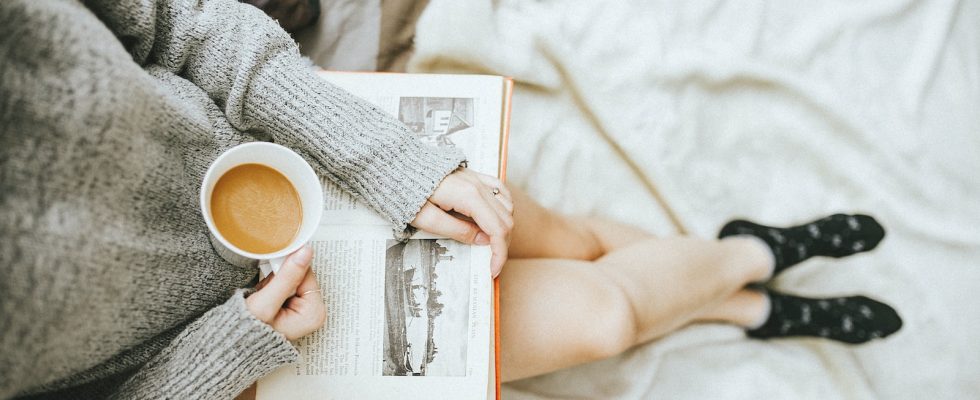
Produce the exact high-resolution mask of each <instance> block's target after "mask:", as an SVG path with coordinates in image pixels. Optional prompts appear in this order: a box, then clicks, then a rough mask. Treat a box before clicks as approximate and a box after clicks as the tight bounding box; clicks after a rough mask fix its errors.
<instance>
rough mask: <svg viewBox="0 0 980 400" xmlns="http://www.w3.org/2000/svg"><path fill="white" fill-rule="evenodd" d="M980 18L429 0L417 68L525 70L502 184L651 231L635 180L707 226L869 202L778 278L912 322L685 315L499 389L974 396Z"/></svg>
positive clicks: (726, 5)
mask: <svg viewBox="0 0 980 400" xmlns="http://www.w3.org/2000/svg"><path fill="white" fill-rule="evenodd" d="M484 3H495V4H496V5H495V6H493V5H490V4H484ZM978 21H980V2H977V1H960V2H956V1H940V0H937V1H931V2H915V1H890V0H889V1H864V2H852V1H821V2H798V1H732V0H730V1H724V0H722V1H710V2H709V1H690V2H689V1H672V0H658V1H645V0H629V1H626V0H623V1H564V2H558V1H541V2H531V1H510V0H500V1H496V2H473V1H458V0H433V1H432V3H431V4H430V5H429V7H428V9H427V11H426V13H425V14H424V15H423V16H422V19H421V20H420V21H419V24H418V34H417V37H416V45H417V53H416V56H415V58H414V59H413V62H412V64H411V67H410V69H413V70H415V71H429V72H479V73H493V74H501V75H509V76H513V77H515V78H516V79H517V81H518V83H519V85H518V88H517V93H516V95H515V100H514V105H513V127H512V133H511V147H510V149H511V154H510V161H509V163H510V164H509V171H508V174H509V178H510V180H511V183H512V184H515V185H517V186H519V187H522V188H524V189H526V190H527V191H528V192H530V193H531V194H532V195H533V196H534V197H535V198H537V199H538V200H540V201H541V202H542V203H544V204H545V205H547V206H550V207H552V208H555V209H558V210H561V211H565V212H573V213H586V214H593V215H604V216H609V217H612V218H616V219H620V220H623V221H629V222H632V223H635V224H638V225H640V226H642V227H645V228H647V229H650V230H651V231H654V232H657V233H661V234H671V233H673V232H674V229H673V228H672V225H671V224H670V222H669V221H668V220H667V218H666V214H665V212H664V210H663V209H662V208H661V207H659V206H658V204H657V202H656V201H655V199H654V197H653V196H651V194H650V193H649V191H648V190H647V189H646V188H645V186H644V185H643V182H644V181H647V182H650V183H652V184H654V185H655V186H656V188H658V189H659V190H660V192H662V195H663V197H664V198H665V199H666V202H667V204H668V205H669V207H670V208H672V209H673V210H674V211H675V212H676V214H677V216H678V218H679V220H680V222H681V223H682V225H683V226H684V227H685V228H686V229H687V230H688V231H689V232H690V233H691V234H693V235H699V236H703V237H712V236H714V234H715V232H716V230H717V228H718V227H719V226H720V225H721V224H722V223H723V222H724V221H726V220H728V219H730V218H733V217H748V218H752V219H754V220H757V221H761V222H764V223H772V224H787V223H794V222H802V221H805V220H808V219H810V218H813V217H816V216H821V215H824V214H827V213H831V212H838V211H845V212H866V213H871V214H873V215H875V216H877V217H878V218H879V219H880V220H881V221H882V222H883V224H884V225H885V226H886V228H887V229H888V236H887V238H886V239H885V241H884V242H883V243H882V245H881V246H880V247H879V248H878V249H877V250H876V251H874V252H872V253H870V254H867V255H860V256H855V257H850V258H847V259H842V260H828V259H820V260H813V261H810V262H808V263H806V264H805V265H801V266H799V267H796V268H794V269H793V270H791V271H789V272H787V273H785V274H784V275H783V276H781V277H780V278H779V279H778V280H777V281H776V282H775V286H776V287H779V288H782V290H784V291H789V292H794V293H802V294H806V295H814V296H833V295H841V294H851V293H863V294H867V295H869V296H872V297H875V298H879V299H882V300H884V301H887V302H889V303H891V304H893V305H895V306H896V307H897V308H898V310H899V311H900V313H901V314H902V316H903V317H904V320H905V327H904V328H903V329H902V331H901V332H900V333H898V334H896V335H895V336H893V337H890V338H888V339H887V340H884V341H879V342H875V343H873V344H869V345H864V346H857V347H848V346H843V345H838V344H834V343H828V342H824V341H817V340H781V341H772V342H760V341H753V340H747V339H745V338H744V336H743V335H742V334H741V332H740V331H739V330H738V329H735V328H731V327H726V326H720V325H710V326H695V327H691V328H688V329H685V330H683V331H681V332H678V333H676V334H673V335H671V336H668V337H667V338H664V339H662V340H659V341H657V342H654V343H651V344H648V345H644V346H641V347H639V348H637V349H635V350H633V351H630V352H628V353H626V354H624V355H623V356H621V357H617V358H615V359H612V360H606V361H603V362H598V363H593V364H590V365H585V366H581V367H577V368H572V369H569V370H565V371H560V372H557V373H553V374H550V375H546V376H542V377H538V378H534V379H529V380H524V381H520V382H515V383H512V384H509V385H506V388H505V392H504V396H505V398H508V399H549V398H603V399H620V398H622V399H632V398H663V399H729V398H731V399H750V398H751V399H758V398H764V399H768V398H803V399H865V398H880V399H925V398H930V399H931V398H943V399H965V398H976V397H977V396H980V298H978V295H977V293H978V292H980V24H978ZM616 149H619V150H616ZM630 165H632V166H633V167H635V170H636V171H639V174H636V173H634V172H633V171H634V169H631V168H630V167H629V166H630ZM583 318H588V316H583ZM503 367H504V368H506V366H503Z"/></svg>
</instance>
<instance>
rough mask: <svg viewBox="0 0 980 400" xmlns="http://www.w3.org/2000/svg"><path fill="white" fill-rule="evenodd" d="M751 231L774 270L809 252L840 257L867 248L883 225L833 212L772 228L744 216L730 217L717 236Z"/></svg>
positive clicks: (882, 233) (875, 243) (875, 241)
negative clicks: (769, 252) (764, 248)
mask: <svg viewBox="0 0 980 400" xmlns="http://www.w3.org/2000/svg"><path fill="white" fill-rule="evenodd" d="M737 235H751V236H755V237H758V238H759V239H762V241H763V242H765V243H766V244H767V245H769V248H770V249H771V250H772V254H773V256H774V258H775V260H776V268H775V271H774V273H779V272H781V271H782V270H784V269H786V268H788V267H790V266H793V265H796V264H798V263H800V262H801V261H803V260H806V259H808V258H810V257H813V256H826V257H844V256H849V255H851V254H854V253H860V252H863V251H868V250H871V249H873V248H875V246H878V243H879V242H881V239H883V238H884V237H885V229H884V228H882V226H881V225H880V224H878V221H875V219H874V218H872V217H869V216H867V215H861V214H857V215H845V214H834V215H831V216H829V217H824V218H821V219H818V220H816V221H813V222H810V223H808V224H803V225H799V226H794V227H789V228H774V227H770V226H765V225H759V224H756V223H754V222H750V221H745V220H735V221H731V222H729V223H727V224H725V226H724V227H723V228H721V232H719V233H718V238H719V239H722V238H726V237H729V236H737Z"/></svg>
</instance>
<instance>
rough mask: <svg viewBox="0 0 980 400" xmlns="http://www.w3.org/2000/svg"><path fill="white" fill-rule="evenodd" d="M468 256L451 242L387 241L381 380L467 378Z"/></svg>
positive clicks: (459, 245)
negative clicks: (393, 378) (437, 377)
mask: <svg viewBox="0 0 980 400" xmlns="http://www.w3.org/2000/svg"><path fill="white" fill-rule="evenodd" d="M469 252H470V248H469V247H467V246H464V245H461V244H459V243H458V242H455V241H452V240H443V239H412V240H409V241H407V242H404V243H403V242H398V241H396V240H389V241H388V250H387V253H386V254H385V330H384V355H383V357H384V367H383V375H385V376H463V375H466V348H467V338H468V337H469V335H468V333H469V332H468V329H467V328H468V324H469V316H470V315H469V309H470V307H469V306H470V301H469V298H470V271H469V269H470V260H469V258H470V254H469Z"/></svg>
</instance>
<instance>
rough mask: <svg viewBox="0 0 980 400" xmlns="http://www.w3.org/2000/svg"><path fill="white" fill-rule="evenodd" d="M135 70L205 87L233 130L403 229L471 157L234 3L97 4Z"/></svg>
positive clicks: (94, 0)
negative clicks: (283, 154)
mask: <svg viewBox="0 0 980 400" xmlns="http://www.w3.org/2000/svg"><path fill="white" fill-rule="evenodd" d="M87 3H88V6H89V7H90V8H91V9H92V10H93V11H94V12H95V13H96V14H97V15H98V16H99V18H100V19H101V20H102V21H103V22H104V23H105V24H106V25H107V26H108V27H109V28H110V29H111V30H112V31H113V32H114V33H115V34H116V36H117V37H118V38H119V39H120V42H122V44H123V45H124V46H126V48H127V50H128V51H129V52H130V54H132V55H133V58H134V59H135V60H136V62H137V63H140V64H141V65H148V64H157V65H161V66H163V67H165V68H167V69H169V70H171V71H173V72H174V73H175V74H178V75H180V76H182V77H184V78H186V79H188V80H190V81H191V82H192V83H194V84H195V85H197V86H198V87H200V88H202V89H203V90H204V91H205V92H207V93H208V95H209V96H210V97H211V99H212V100H214V102H215V103H216V104H217V105H218V107H220V108H221V109H222V110H223V111H224V113H225V115H226V116H227V118H228V121H229V122H230V123H231V125H232V126H234V127H235V128H236V129H239V130H241V131H248V132H253V133H257V134H258V136H260V137H269V138H271V139H272V140H273V141H275V142H277V143H280V144H282V145H284V146H287V147H290V148H292V149H293V150H295V151H296V152H297V153H299V154H301V155H302V156H304V157H305V158H306V159H307V160H308V161H310V163H311V164H312V165H313V166H314V168H315V169H316V170H317V172H318V173H319V174H321V175H322V176H326V177H327V178H329V179H330V180H331V181H333V182H335V183H337V184H338V185H340V186H341V187H343V188H344V189H346V190H347V191H349V192H351V193H353V194H354V195H355V196H357V197H358V198H360V199H361V200H362V201H364V202H366V203H367V204H369V205H370V206H371V207H373V208H374V209H375V210H377V211H378V212H380V213H381V214H382V215H384V216H385V217H387V218H388V219H389V220H390V221H391V222H392V223H393V224H394V225H395V227H396V230H402V229H404V228H405V227H406V225H407V224H408V223H409V222H411V221H412V219H414V218H415V215H416V214H417V213H418V211H419V209H421V207H422V205H423V204H425V201H426V200H427V199H428V197H429V196H430V195H431V194H432V192H433V191H434V190H435V187H436V186H437V185H438V184H439V182H441V181H442V179H443V178H444V177H445V176H446V175H448V174H449V173H450V172H452V171H453V170H454V169H456V168H457V167H458V166H459V165H460V163H461V162H462V161H463V159H464V157H463V156H462V154H460V153H459V152H458V151H457V150H455V149H451V148H437V147H433V146H428V145H425V144H423V143H422V142H421V141H419V140H418V139H417V138H415V137H414V136H413V134H412V133H411V132H410V131H409V130H408V128H407V127H406V126H404V124H402V123H401V122H400V121H398V120H397V119H395V118H394V117H393V116H391V115H388V114H387V113H385V112H383V111H381V110H380V109H378V108H377V107H374V106H373V105H371V104H368V103H367V102H365V101H363V100H360V99H358V98H356V97H354V96H352V95H350V94H349V93H347V92H345V91H343V90H341V89H339V88H337V87H335V86H333V85H331V84H329V83H327V82H326V81H324V80H322V79H320V78H319V77H317V76H316V74H315V73H314V72H313V71H312V70H311V69H310V68H309V67H307V65H306V64H305V62H303V60H302V58H301V57H300V55H299V50H298V48H297V46H296V43H295V42H294V41H293V40H292V38H290V37H289V35H288V34H287V33H286V32H285V31H283V30H282V29H281V28H280V27H279V25H278V24H277V23H276V22H275V21H273V20H272V19H270V18H269V17H267V16H266V15H265V14H263V13H262V12H261V11H260V10H258V9H256V8H255V7H252V6H248V5H244V4H240V3H238V2H236V1H234V0H209V1H192V0H158V1H156V2H149V1H142V2H141V1H138V0H122V1H118V0H91V1H89V2H87Z"/></svg>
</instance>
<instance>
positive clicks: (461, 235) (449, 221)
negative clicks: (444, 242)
mask: <svg viewBox="0 0 980 400" xmlns="http://www.w3.org/2000/svg"><path fill="white" fill-rule="evenodd" d="M412 226H414V227H416V228H419V229H421V230H423V231H426V232H431V233H434V234H436V235H441V236H446V237H450V238H453V239H455V240H458V241H460V242H463V243H469V244H474V243H475V244H480V245H486V244H490V238H489V237H487V236H486V235H485V234H484V235H482V236H481V235H480V233H481V231H480V227H478V226H477V225H476V224H474V223H472V222H469V221H464V220H461V219H459V218H456V217H454V216H452V215H449V213H447V212H446V211H443V209H441V208H439V207H437V206H436V205H435V204H432V203H430V202H426V203H425V205H424V206H422V210H421V211H419V213H418V215H416V216H415V220H414V221H412Z"/></svg>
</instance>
